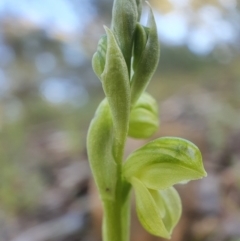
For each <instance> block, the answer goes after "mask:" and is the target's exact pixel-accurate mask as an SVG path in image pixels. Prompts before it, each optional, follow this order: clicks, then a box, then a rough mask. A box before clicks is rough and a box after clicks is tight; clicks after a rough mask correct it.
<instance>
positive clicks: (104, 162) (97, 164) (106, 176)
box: [87, 99, 117, 200]
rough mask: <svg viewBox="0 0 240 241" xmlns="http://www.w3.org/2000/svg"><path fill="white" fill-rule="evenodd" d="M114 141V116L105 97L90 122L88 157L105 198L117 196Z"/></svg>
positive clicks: (102, 196) (99, 188)
mask: <svg viewBox="0 0 240 241" xmlns="http://www.w3.org/2000/svg"><path fill="white" fill-rule="evenodd" d="M112 142H113V124H112V117H111V114H110V110H109V106H108V102H107V100H106V99H104V100H103V101H102V102H101V103H100V105H99V107H98V109H97V111H96V114H95V117H94V119H93V120H92V122H91V124H90V127H89V131H88V136H87V150H88V159H89V162H90V166H91V169H92V172H93V177H94V179H95V182H96V185H97V187H98V190H99V192H100V196H101V198H102V199H103V200H104V199H110V200H113V199H114V198H115V188H116V182H117V179H116V178H117V173H116V163H115V161H114V158H113V155H112Z"/></svg>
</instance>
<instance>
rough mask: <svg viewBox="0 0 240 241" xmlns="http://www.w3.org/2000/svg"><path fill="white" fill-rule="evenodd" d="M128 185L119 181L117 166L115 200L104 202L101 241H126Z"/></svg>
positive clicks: (119, 166)
mask: <svg viewBox="0 0 240 241" xmlns="http://www.w3.org/2000/svg"><path fill="white" fill-rule="evenodd" d="M129 191H130V185H129V184H126V183H124V182H123V181H122V179H121V164H119V165H118V182H117V188H116V198H115V200H104V201H103V209H104V220H103V240H104V241H128V240H129V226H130V198H129V196H130V195H129V193H130V192H129Z"/></svg>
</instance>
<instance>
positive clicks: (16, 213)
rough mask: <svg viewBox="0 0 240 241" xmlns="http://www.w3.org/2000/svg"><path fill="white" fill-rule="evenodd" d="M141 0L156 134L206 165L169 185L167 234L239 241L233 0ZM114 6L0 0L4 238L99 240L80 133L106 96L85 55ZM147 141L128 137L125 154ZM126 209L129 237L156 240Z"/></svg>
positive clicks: (0, 225)
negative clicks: (149, 38) (153, 40)
mask: <svg viewBox="0 0 240 241" xmlns="http://www.w3.org/2000/svg"><path fill="white" fill-rule="evenodd" d="M149 2H150V3H151V5H152V6H153V8H154V12H155V17H156V21H157V25H158V33H159V38H160V42H161V59H160V63H159V67H158V69H157V72H156V74H155V76H154V78H153V80H152V82H151V84H150V86H149V88H148V92H149V93H151V94H152V95H153V96H154V97H155V98H156V99H157V100H158V102H159V113H160V116H159V118H160V119H161V127H160V129H159V131H158V133H156V134H155V136H154V137H153V138H156V137H160V136H167V135H168V136H178V137H183V138H187V139H188V140H190V141H192V142H194V143H195V144H196V145H197V146H199V148H200V150H201V151H202V154H203V159H204V163H205V167H206V170H207V172H208V177H207V178H205V179H203V180H201V181H196V182H190V183H189V184H187V185H182V186H181V185H179V186H177V189H178V190H179V192H180V195H181V197H182V202H183V215H182V218H181V221H180V223H179V225H178V226H177V228H176V230H175V231H174V234H173V238H172V240H174V241H240V1H239V0H205V1H201V0H161V1H160V0H150V1H149ZM112 3H113V1H112V0H58V1H54V0H41V1H40V0H31V1H30V0H18V1H14V0H0V237H1V238H0V240H1V241H80V240H82V241H100V240H101V237H100V232H101V216H102V212H101V205H100V202H99V199H98V195H97V193H96V190H95V187H94V184H93V181H92V177H91V173H90V170H89V166H88V161H87V155H86V133H87V129H88V125H89V122H90V120H91V118H92V117H93V115H94V111H95V109H96V108H97V105H98V103H99V102H100V100H101V99H103V97H104V95H103V91H102V89H101V84H100V81H99V80H98V79H97V77H96V76H95V75H94V73H93V71H92V67H91V57H92V55H93V53H94V52H95V50H96V46H97V42H98V39H99V38H100V36H101V35H102V34H104V30H103V25H107V26H110V21H111V9H112ZM146 18H147V9H144V11H143V18H142V21H143V23H145V21H146ZM144 143H145V141H136V140H134V139H129V140H128V144H127V148H126V149H127V150H126V152H127V153H129V152H130V151H132V150H134V149H136V148H137V147H139V146H140V145H143V144H144ZM133 206H134V204H133ZM132 212H133V220H132V237H131V241H157V240H161V239H158V238H155V237H152V236H151V235H148V234H146V233H145V232H144V231H143V230H142V228H141V227H140V225H139V223H138V221H137V219H136V214H135V210H134V207H133V208H132Z"/></svg>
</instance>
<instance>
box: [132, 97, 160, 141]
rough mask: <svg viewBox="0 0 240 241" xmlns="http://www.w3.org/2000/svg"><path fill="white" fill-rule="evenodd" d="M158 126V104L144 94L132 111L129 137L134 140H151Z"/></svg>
mask: <svg viewBox="0 0 240 241" xmlns="http://www.w3.org/2000/svg"><path fill="white" fill-rule="evenodd" d="M158 126H159V120H158V107H157V103H156V101H155V100H154V99H153V97H152V96H151V95H149V94H147V93H143V94H142V96H141V97H140V98H139V100H138V101H137V103H136V105H135V106H134V107H133V109H132V111H131V114H130V120H129V131H128V135H129V136H130V137H133V138H140V139H141V138H143V139H144V138H149V137H151V136H152V135H153V134H154V133H155V132H156V131H157V129H158Z"/></svg>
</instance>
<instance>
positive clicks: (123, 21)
mask: <svg viewBox="0 0 240 241" xmlns="http://www.w3.org/2000/svg"><path fill="white" fill-rule="evenodd" d="M137 2H138V3H137ZM137 2H136V0H131V1H129V0H115V1H114V4H113V11H112V30H113V32H114V34H115V36H116V39H117V42H118V44H119V46H120V49H121V51H122V53H123V56H124V58H125V61H126V63H127V66H128V70H129V76H130V63H131V55H132V47H133V36H134V31H135V28H136V24H137V20H138V14H139V11H140V8H141V6H140V5H141V4H140V2H139V0H138V1H137Z"/></svg>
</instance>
